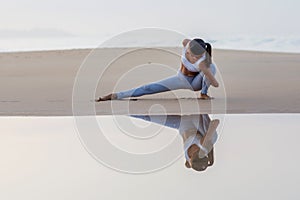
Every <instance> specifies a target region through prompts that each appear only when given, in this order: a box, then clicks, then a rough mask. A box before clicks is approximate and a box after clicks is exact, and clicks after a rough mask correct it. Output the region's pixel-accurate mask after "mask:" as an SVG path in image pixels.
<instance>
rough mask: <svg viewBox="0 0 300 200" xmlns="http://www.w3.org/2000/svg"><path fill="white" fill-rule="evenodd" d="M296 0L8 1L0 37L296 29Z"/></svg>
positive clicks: (1, 11)
mask: <svg viewBox="0 0 300 200" xmlns="http://www.w3.org/2000/svg"><path fill="white" fill-rule="evenodd" d="M299 8H300V1H298V0H285V1H279V0H251V1H240V0H227V1H223V0H214V1H209V0H206V1H203V0H187V1H182V0H181V1H179V0H172V1H170V0H167V1H161V0H152V1H141V0H127V1H121V0H119V1H116V0H108V1H107V0H105V1H104V0H85V1H76V0H75V1H74V0H72V1H71V0H64V1H59V0H51V1H50V0H44V1H35V0H19V1H17V0H12V1H3V2H2V3H1V8H0V24H1V26H0V36H1V37H4V36H12V37H17V36H25V37H30V36H32V37H36V36H37V35H40V36H47V37H48V36H51V37H52V36H55V37H59V36H60V35H61V36H72V35H75V36H84V37H88V36H95V35H99V36H100V35H101V36H111V35H115V34H118V33H119V32H123V31H129V30H132V29H138V28H143V27H159V28H166V29H171V30H175V31H179V32H182V33H184V34H187V35H199V34H201V35H204V36H207V35H210V36H214V35H216V36H224V37H226V36H241V35H242V36H279V37H290V36H298V35H299V34H300V26H299V25H298V23H297V20H298V19H299V18H300V14H299Z"/></svg>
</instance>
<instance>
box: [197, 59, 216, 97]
mask: <svg viewBox="0 0 300 200" xmlns="http://www.w3.org/2000/svg"><path fill="white" fill-rule="evenodd" d="M209 69H210V71H211V73H212V74H213V75H216V66H215V64H211V65H210V67H209ZM200 74H202V76H203V81H202V87H201V88H202V89H201V94H207V91H208V88H209V86H210V82H209V80H208V79H207V78H206V77H205V75H204V74H203V73H202V72H201V73H200Z"/></svg>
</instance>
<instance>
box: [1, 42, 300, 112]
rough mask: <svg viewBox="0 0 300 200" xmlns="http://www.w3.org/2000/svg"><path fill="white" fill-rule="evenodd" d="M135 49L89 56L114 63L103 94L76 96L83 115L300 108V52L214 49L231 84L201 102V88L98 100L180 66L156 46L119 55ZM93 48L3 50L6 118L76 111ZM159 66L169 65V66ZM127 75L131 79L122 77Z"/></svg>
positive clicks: (222, 76) (96, 62)
mask: <svg viewBox="0 0 300 200" xmlns="http://www.w3.org/2000/svg"><path fill="white" fill-rule="evenodd" d="M132 50H134V49H125V48H105V49H98V50H97V55H100V56H96V57H95V56H94V57H93V58H91V59H89V60H88V61H87V62H89V63H90V65H93V67H95V68H99V69H100V71H101V70H102V71H103V72H104V68H105V66H106V64H107V63H110V62H111V61H113V62H112V63H110V67H109V68H108V69H107V70H106V71H105V76H103V77H102V78H101V79H100V81H99V84H98V86H97V88H96V91H95V94H94V95H90V96H85V95H84V94H83V95H82V96H81V97H80V98H79V100H78V98H77V99H76V100H75V101H74V102H75V104H76V106H77V107H76V109H77V110H79V113H81V114H84V115H85V114H86V115H92V114H94V113H92V112H91V111H90V110H89V109H86V110H85V108H86V107H89V108H90V107H94V106H95V110H96V113H97V114H98V115H107V114H112V113H114V114H128V113H130V114H148V113H154V114H160V113H163V112H167V113H169V114H196V113H223V112H227V113H299V112H300V104H299V102H300V91H299V85H300V76H299V74H300V54H289V53H267V52H253V51H232V50H215V51H214V57H213V59H214V62H215V63H216V64H217V66H218V70H219V71H218V72H217V79H218V81H219V82H220V83H223V84H221V87H219V88H212V89H210V91H209V93H210V94H211V95H212V96H214V97H215V99H214V100H212V101H204V100H199V99H196V98H195V97H197V96H198V95H199V92H192V91H187V90H179V91H176V92H175V93H174V92H167V93H161V94H155V95H149V96H144V97H140V98H135V99H138V100H137V101H129V100H119V101H113V102H100V103H94V102H93V99H94V98H96V97H98V96H102V95H105V94H107V93H109V92H110V91H111V90H112V89H113V88H114V87H115V83H119V84H117V86H116V90H123V89H130V88H131V87H135V86H139V85H142V84H145V83H147V82H149V81H156V80H160V79H161V78H165V77H168V76H170V75H172V74H175V73H176V70H177V69H178V68H179V62H180V58H179V57H178V56H174V55H172V56H171V55H170V56H165V55H164V54H162V55H161V56H160V55H159V53H157V51H153V50H152V51H151V50H149V51H148V52H144V51H142V52H138V53H139V55H138V57H137V54H132V55H128V54H127V56H123V57H122V59H119V60H114V59H115V58H116V57H118V56H120V55H122V54H124V53H125V52H128V51H132ZM170 50H172V51H173V52H176V53H178V54H180V51H181V49H180V48H170ZM90 51H91V50H90V49H83V50H57V51H40V52H38V51H37V52H15V53H1V54H0V90H1V95H0V115H1V116H70V115H73V112H72V94H73V85H74V81H75V77H76V74H77V71H78V70H79V68H80V66H81V64H82V63H83V61H84V59H85V58H86V56H87V55H88V54H89V53H90ZM174 58H175V59H174ZM133 61H135V62H133ZM145 61H146V62H145ZM87 62H86V63H87ZM155 63H156V64H155ZM157 63H163V64H164V65H165V66H169V68H168V67H165V66H162V65H159V64H157ZM133 64H139V65H142V64H144V66H142V67H140V68H135V69H136V70H134V67H136V66H133ZM143 67H144V68H143ZM144 69H145V70H146V71H145V70H144ZM147 70H148V71H147ZM124 72H125V73H124ZM124 74H125V75H126V76H123V77H122V75H124ZM141 75H143V76H141ZM222 80H223V81H222ZM86 81H87V82H88V81H89V77H86ZM118 81H119V82H118ZM195 95H196V96H195ZM225 95H226V96H225ZM112 106H113V107H112Z"/></svg>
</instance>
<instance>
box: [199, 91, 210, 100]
mask: <svg viewBox="0 0 300 200" xmlns="http://www.w3.org/2000/svg"><path fill="white" fill-rule="evenodd" d="M200 99H203V100H211V99H213V97H210V96H208V95H207V94H202V93H201V94H200Z"/></svg>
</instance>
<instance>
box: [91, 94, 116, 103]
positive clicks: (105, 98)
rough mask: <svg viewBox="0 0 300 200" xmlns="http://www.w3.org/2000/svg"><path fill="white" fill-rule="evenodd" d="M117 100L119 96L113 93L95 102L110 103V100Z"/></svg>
mask: <svg viewBox="0 0 300 200" xmlns="http://www.w3.org/2000/svg"><path fill="white" fill-rule="evenodd" d="M115 99H117V95H116V94H114V93H111V94H109V95H106V96H104V97H99V98H98V99H96V100H95V101H96V102H99V101H110V100H115Z"/></svg>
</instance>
